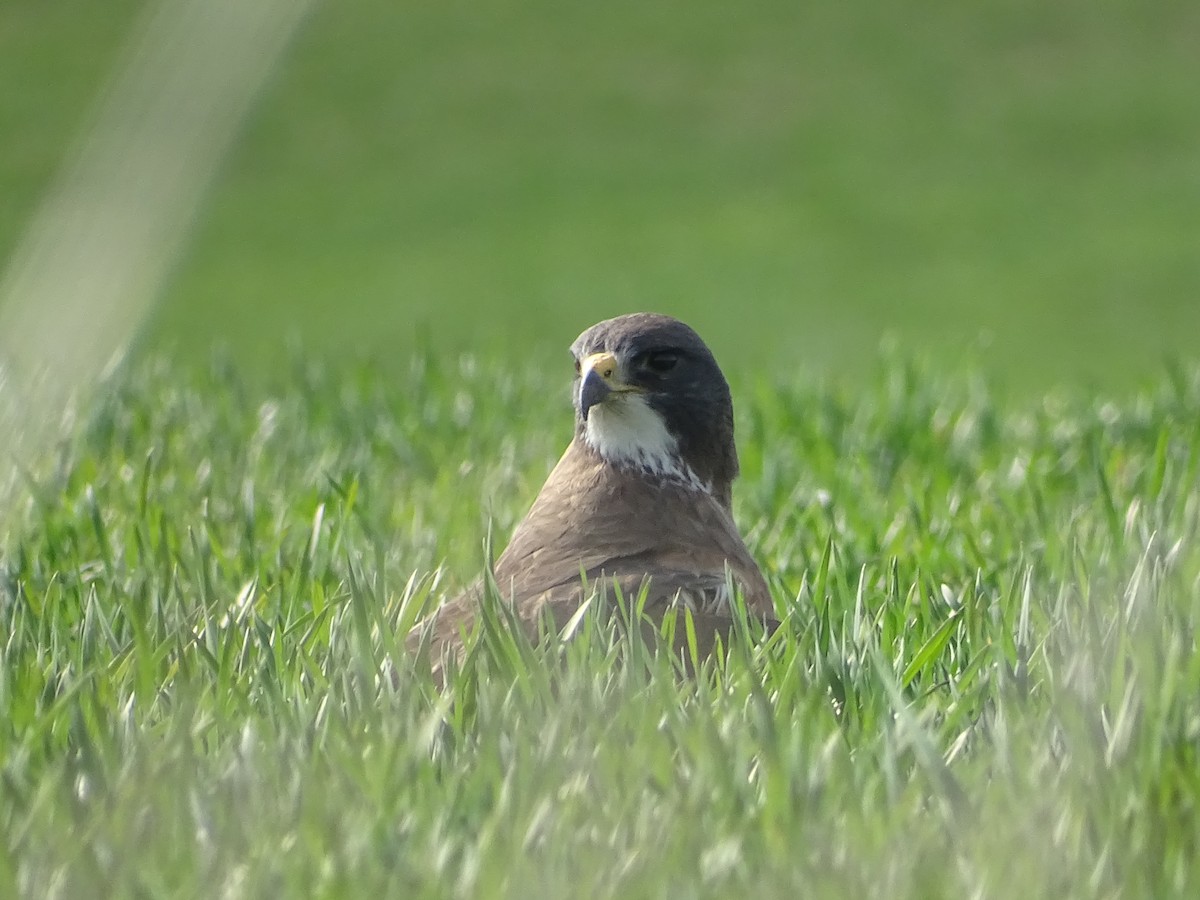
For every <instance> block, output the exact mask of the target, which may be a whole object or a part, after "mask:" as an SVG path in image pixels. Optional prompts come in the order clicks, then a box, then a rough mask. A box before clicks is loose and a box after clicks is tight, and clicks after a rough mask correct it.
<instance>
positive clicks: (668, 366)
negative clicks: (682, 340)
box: [642, 350, 679, 375]
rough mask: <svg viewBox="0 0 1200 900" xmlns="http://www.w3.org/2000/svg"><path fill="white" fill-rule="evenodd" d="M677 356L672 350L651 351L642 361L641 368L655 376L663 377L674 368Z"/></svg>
mask: <svg viewBox="0 0 1200 900" xmlns="http://www.w3.org/2000/svg"><path fill="white" fill-rule="evenodd" d="M678 362H679V354H678V353H676V352H675V351H674V350H651V351H650V352H649V353H647V354H646V355H645V357H644V358H643V360H642V368H644V369H649V370H650V371H651V372H653V373H654V374H656V375H665V374H667V373H668V372H670V371H671V370H672V369H673V368H675V365H676V363H678Z"/></svg>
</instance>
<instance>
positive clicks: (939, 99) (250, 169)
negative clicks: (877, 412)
mask: <svg viewBox="0 0 1200 900" xmlns="http://www.w3.org/2000/svg"><path fill="white" fill-rule="evenodd" d="M141 6H142V4H141V3H140V2H134V0H106V2H105V3H104V4H97V3H95V2H91V0H56V2H54V3H47V2H41V0H7V2H5V3H4V4H2V5H0V145H2V146H3V152H2V153H0V258H3V257H6V256H7V255H8V252H9V251H10V250H11V249H12V248H13V246H14V245H15V243H16V240H17V238H18V236H19V234H20V231H21V228H22V227H23V226H24V224H25V223H26V222H27V220H28V218H29V216H30V215H31V213H32V211H33V209H34V207H35V204H36V202H37V200H38V198H39V196H40V194H41V191H42V190H43V189H44V188H45V186H46V184H47V183H48V181H49V179H50V178H51V176H52V174H53V172H54V170H55V167H56V166H57V164H58V163H59V161H60V160H61V159H62V157H63V156H64V154H65V152H66V150H67V148H68V147H69V145H70V141H71V137H72V135H73V134H74V133H75V131H76V129H77V127H78V125H79V122H80V119H81V116H82V115H83V114H84V113H85V111H86V110H87V108H88V106H89V104H90V102H91V101H92V100H93V98H94V96H95V94H96V91H97V88H98V85H100V84H101V83H102V82H103V79H104V77H105V76H106V75H107V73H108V71H109V67H110V66H111V64H112V62H113V60H114V58H115V55H116V52H117V50H118V48H119V46H120V43H121V41H122V40H123V39H124V37H125V34H126V31H127V29H128V27H129V25H130V23H131V22H132V21H133V19H134V17H135V16H136V14H137V12H138V10H139V9H140V8H141ZM1197 46H1200V6H1197V5H1196V4H1194V3H1187V2H1156V3H1135V2H1126V0H1121V2H1115V3H1109V4H1103V5H1097V4H1090V3H1084V2H1081V0H1065V2H1059V3H1055V4H1040V3H1035V2H1032V0H985V2H981V3H976V4H970V5H962V4H957V3H951V2H948V0H929V2H923V3H917V4H906V5H902V6H901V5H893V6H881V5H879V4H873V3H866V2H854V3H848V4H837V5H830V4H823V5H817V4H793V3H783V2H769V0H764V2H755V3H752V4H748V5H740V6H736V7H734V6H730V5H728V4H717V3H710V2H709V3H705V2H702V3H696V2H689V3H679V2H662V3H655V4H639V3H632V2H627V0H616V2H610V3H606V4H602V5H596V4H572V3H545V2H528V3H521V4H515V3H497V2H483V3H472V4H465V3H460V4H394V3H389V2H384V0H346V2H339V3H328V4H325V5H324V6H322V7H321V8H320V9H319V11H318V13H317V15H316V16H314V18H313V19H312V20H311V21H310V22H309V24H308V26H307V27H306V28H305V30H304V31H303V32H302V34H301V36H300V39H299V40H298V42H297V44H296V45H295V46H294V48H293V50H292V52H291V53H290V55H289V56H288V57H287V59H286V61H285V65H284V67H283V68H282V70H281V71H280V72H279V73H278V74H277V77H276V79H275V81H274V83H273V84H272V86H271V87H270V89H269V90H268V91H267V93H266V95H265V96H264V99H263V101H262V102H261V104H260V106H259V107H258V109H257V111H256V113H255V114H254V116H253V117H252V119H251V121H250V123H249V125H248V127H247V129H246V132H245V133H244V135H243V138H242V140H241V141H240V143H239V144H238V146H237V147H236V149H235V152H234V153H233V155H232V157H231V158H230V159H229V160H228V161H227V163H226V166H225V168H224V170H223V172H222V175H221V177H220V179H219V181H218V183H217V185H216V188H215V190H214V191H213V194H212V196H211V197H210V202H209V204H208V206H207V208H206V210H205V213H204V216H203V218H202V220H201V222H200V223H199V225H198V226H197V231H196V233H195V235H194V239H193V241H192V242H191V244H190V245H189V247H188V252H187V254H186V256H185V257H184V258H183V259H182V260H181V261H180V263H179V265H178V267H177V270H176V272H175V275H174V277H173V279H172V281H171V283H170V285H169V289H168V291H167V293H166V296H165V297H164V298H163V301H162V303H161V304H160V306H159V308H158V311H157V314H156V316H155V318H154V321H153V322H152V323H150V326H149V327H148V330H147V332H146V333H145V335H144V336H143V339H142V340H143V344H145V345H151V346H159V347H160V346H166V347H168V348H174V349H175V350H177V352H179V353H181V354H183V355H185V356H186V355H193V354H203V353H207V352H208V350H209V348H210V347H211V346H212V344H213V343H214V342H218V343H228V344H229V345H230V347H231V349H232V351H233V354H234V356H235V357H236V358H238V359H239V360H241V361H243V362H244V364H245V365H246V366H248V367H250V368H252V369H253V368H259V369H270V368H271V367H273V366H274V365H275V364H276V363H277V362H279V361H280V359H281V357H282V355H283V352H284V347H285V344H286V339H287V338H289V337H298V338H300V339H301V341H302V343H303V346H304V347H305V348H307V349H308V350H310V351H312V352H317V353H322V354H324V353H328V354H351V353H352V354H354V355H356V356H359V355H375V356H380V357H383V358H385V359H386V358H389V357H395V358H397V359H402V358H404V357H406V356H407V355H408V351H409V350H411V349H412V348H413V347H414V346H415V345H416V344H417V343H418V342H422V343H427V344H429V345H430V346H432V347H433V348H434V349H436V350H445V351H447V352H458V351H461V350H464V349H468V348H475V349H478V350H479V351H480V352H482V353H485V354H502V353H506V352H507V353H517V354H521V355H527V354H534V353H551V354H552V353H555V352H561V353H564V354H565V346H566V344H567V343H568V342H569V341H570V339H571V338H573V337H574V335H575V334H576V333H577V332H578V331H580V330H581V329H582V328H583V327H585V326H586V325H588V324H590V323H591V322H593V321H595V320H597V319H600V318H602V317H605V316H608V315H614V314H617V313H621V312H627V311H630V310H633V309H656V310H661V311H664V312H669V313H674V314H676V315H679V316H681V317H683V318H685V319H687V320H688V321H689V322H691V323H692V324H694V325H695V326H696V327H697V329H698V330H700V331H701V333H702V334H704V335H705V336H706V337H707V338H709V340H710V342H711V343H712V344H713V345H714V349H715V350H716V351H717V353H718V356H719V357H720V358H721V359H722V361H723V362H725V364H726V366H727V368H732V369H734V370H735V371H736V370H739V369H740V370H743V371H747V370H769V369H777V370H781V371H788V370H789V369H791V368H797V367H798V368H803V369H805V370H810V371H812V372H815V373H829V374H832V375H834V376H836V377H838V378H853V377H854V373H855V372H856V371H857V370H858V369H860V368H861V367H862V366H863V365H864V364H866V363H867V362H868V361H869V360H871V359H872V358H873V357H874V356H875V353H876V348H877V346H878V343H879V340H880V338H881V336H882V335H885V334H893V335H895V336H896V337H897V338H898V340H899V341H900V343H901V345H902V346H903V347H904V348H906V350H909V349H911V350H912V351H913V352H925V353H930V354H934V355H938V356H943V357H950V358H951V359H952V360H960V359H963V358H966V359H969V360H971V361H973V362H977V363H980V364H982V366H983V367H984V368H985V369H986V370H987V371H989V372H990V373H992V374H993V375H994V376H995V377H996V378H997V380H998V382H999V383H1001V384H1009V385H1016V386H1019V387H1022V388H1032V389H1040V388H1042V387H1044V386H1046V385H1047V384H1050V383H1053V382H1059V381H1075V382H1083V383H1097V384H1104V385H1107V386H1120V385H1124V384H1128V383H1132V382H1137V381H1140V380H1143V379H1144V378H1145V377H1146V373H1148V372H1150V371H1152V370H1154V369H1156V368H1158V366H1159V365H1160V363H1161V361H1162V360H1163V359H1164V358H1168V357H1170V356H1173V355H1184V356H1187V355H1194V354H1195V352H1196V349H1197V337H1196V336H1197V335H1200V91H1198V90H1197V89H1196V75H1197V64H1196V59H1197V57H1196V48H1197ZM551 358H554V357H551ZM564 358H565V357H564Z"/></svg>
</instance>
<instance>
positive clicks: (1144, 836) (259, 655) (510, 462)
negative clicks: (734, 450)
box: [0, 355, 1200, 898]
mask: <svg viewBox="0 0 1200 900" xmlns="http://www.w3.org/2000/svg"><path fill="white" fill-rule="evenodd" d="M548 369H549V367H545V366H543V367H542V368H541V370H540V371H539V370H536V369H535V368H533V367H528V368H522V367H517V368H514V367H512V366H511V365H509V364H507V363H502V362H501V361H500V360H490V359H482V360H471V359H463V360H461V361H456V362H447V361H446V360H445V358H444V357H438V356H432V355H431V356H429V357H417V358H416V359H415V361H414V362H413V363H412V364H411V365H410V366H408V367H406V368H405V370H404V371H403V373H402V374H401V375H400V376H396V375H395V373H394V371H391V370H389V371H388V373H387V374H384V373H383V371H382V370H376V369H372V368H363V369H350V368H348V367H347V366H345V365H343V364H340V363H339V364H336V365H333V364H322V363H320V362H315V361H313V360H312V359H298V360H296V361H295V362H294V363H293V364H292V365H291V366H290V367H287V368H286V369H284V370H282V371H280V372H279V373H278V374H277V376H276V380H275V382H274V385H273V387H270V388H261V387H251V386H248V385H247V383H246V382H245V381H244V380H242V378H241V377H240V375H239V374H238V370H237V369H236V368H233V367H231V366H229V365H228V364H227V363H225V362H221V361H217V362H214V363H213V364H212V365H210V366H192V365H188V366H179V365H174V364H170V365H169V364H166V363H164V362H162V361H154V360H150V361H143V362H142V363H140V364H138V365H135V366H133V367H132V368H131V369H129V370H127V371H125V372H122V373H120V374H118V375H117V376H116V378H115V381H114V383H113V384H112V385H110V387H111V390H109V391H107V392H105V393H104V394H103V395H102V397H101V398H100V399H99V400H97V401H96V403H95V404H94V407H93V408H91V409H89V410H88V411H87V414H86V415H85V416H84V417H83V418H82V420H81V421H80V424H79V427H78V429H77V431H76V433H74V434H73V435H72V436H71V437H70V438H69V439H67V440H65V441H64V442H63V443H62V444H61V446H59V447H57V448H56V449H55V450H54V451H53V452H52V453H49V454H47V455H46V456H45V457H44V458H42V459H40V460H38V461H37V463H36V464H35V465H34V466H33V467H31V469H30V470H29V471H28V473H27V478H26V494H25V495H24V496H23V498H22V499H21V501H20V502H19V503H17V504H16V505H15V506H14V507H13V508H12V509H11V510H9V511H8V514H7V515H6V516H5V517H4V519H3V524H2V526H0V539H2V541H3V544H2V547H3V557H2V559H3V561H2V562H0V654H2V657H3V659H2V665H0V894H2V895H5V896H13V895H24V896H31V897H33V896H57V897H87V896H155V897H158V896H205V897H211V896H227V897H260V896H277V897H289V896H295V897H300V896H324V897H335V896H339V897H340V896H378V895H390V896H447V895H456V896H471V897H475V896H482V897H486V896H501V895H503V896H614V897H629V896H649V895H658V896H662V895H669V896H673V897H688V896H728V895H731V894H739V893H754V894H756V895H759V896H780V897H783V896H788V897H791V896H796V895H798V894H799V895H801V896H884V897H914V898H917V897H921V898H924V897H962V896H980V897H1029V896H1073V897H1075V896H1077V897H1118V896H1120V897H1156V898H1157V897H1166V896H1179V897H1192V896H1196V894H1197V892H1200V872H1198V871H1197V868H1196V859H1197V854H1198V852H1200V847H1198V846H1197V843H1198V838H1197V836H1198V835H1200V810H1198V808H1197V804H1198V803H1200V760H1198V759H1197V754H1198V752H1200V654H1198V653H1197V648H1196V643H1195V627H1196V622H1197V614H1198V612H1200V552H1198V551H1197V543H1196V541H1197V534H1198V528H1200V488H1198V487H1197V485H1198V484H1200V471H1198V470H1200V426H1198V424H1197V423H1198V422H1200V372H1198V371H1196V370H1194V369H1192V370H1187V369H1180V370H1177V371H1174V370H1173V371H1167V372H1163V373H1162V374H1161V376H1160V377H1159V378H1158V379H1157V380H1156V381H1155V382H1154V383H1153V384H1152V385H1150V386H1149V387H1147V388H1146V389H1145V390H1143V391H1141V392H1139V393H1136V394H1127V395H1121V396H1114V397H1112V398H1100V397H1094V396H1092V395H1090V394H1084V393H1081V392H1080V393H1070V392H1066V393H1061V394H1056V395H1049V396H1045V397H1043V398H1038V399H1035V400H1032V401H1026V402H1022V403H1017V402H1015V401H1012V400H998V399H996V398H995V397H994V396H993V395H992V393H991V388H990V383H989V382H988V381H986V380H984V379H981V378H980V377H978V376H975V375H973V374H972V373H970V372H963V371H960V370H957V369H951V368H947V367H945V366H944V365H943V364H940V363H939V364H937V365H934V366H932V367H927V366H923V365H915V364H912V363H909V362H907V361H906V360H904V359H899V358H890V357H889V358H885V359H882V360H880V361H878V362H877V363H876V364H875V365H874V366H873V368H872V370H871V372H870V373H868V374H867V375H865V376H864V379H865V386H864V387H862V388H856V389H854V390H848V389H845V388H842V387H840V386H837V385H826V386H820V387H814V386H812V384H811V383H810V382H807V381H804V380H799V379H795V380H793V379H790V378H788V377H782V376H781V377H780V378H778V379H776V380H772V381H767V380H761V381H757V382H750V381H747V380H745V379H738V378H737V377H735V378H734V388H735V396H736V398H737V401H738V416H739V428H740V432H739V437H740V445H741V449H742V457H743V464H744V477H743V480H742V482H741V483H740V490H739V492H738V495H737V514H738V518H739V520H740V521H741V523H742V524H743V527H744V529H745V531H746V533H747V537H748V542H749V544H750V546H751V548H752V550H753V551H754V553H755V554H756V556H757V557H758V559H759V560H760V561H761V562H762V564H763V567H764V569H765V570H767V571H768V573H769V577H770V580H771V582H772V585H773V588H774V592H775V596H776V599H777V602H778V604H779V606H780V609H781V612H783V613H785V614H786V616H787V621H786V624H785V627H784V628H783V629H782V631H781V632H779V633H778V634H777V636H775V637H773V638H772V639H770V640H763V639H758V640H756V641H749V642H748V643H746V644H742V643H739V644H737V645H736V647H735V649H734V651H733V652H732V653H731V654H730V655H729V657H728V658H727V659H726V660H724V661H722V662H720V663H719V664H716V665H713V666H711V667H709V668H708V669H707V670H706V671H704V672H703V673H701V675H700V676H699V677H697V678H694V679H688V678H680V677H677V676H676V674H675V673H674V670H673V667H672V664H671V662H670V661H669V660H668V659H667V658H666V657H665V656H659V657H653V658H648V659H646V664H645V665H641V664H630V663H628V662H626V663H622V662H621V660H623V659H624V660H628V659H629V658H630V654H636V655H635V657H634V658H635V659H637V658H646V657H645V654H644V652H643V650H644V648H640V647H638V646H636V645H634V646H630V647H626V648H625V650H626V652H625V653H620V652H615V651H614V648H613V644H614V641H616V642H618V643H619V642H620V640H621V639H619V638H614V637H612V635H611V634H609V632H608V630H607V629H606V628H605V627H604V626H603V624H602V623H600V622H594V621H593V622H589V623H588V624H587V626H586V627H585V628H584V629H583V632H582V634H581V635H580V636H579V637H578V638H577V640H576V641H575V642H574V643H572V644H570V645H568V646H567V647H565V648H563V647H558V646H555V645H554V644H549V645H547V646H544V647H542V648H539V649H537V650H536V651H535V650H531V649H530V648H529V647H528V646H527V645H523V644H522V643H520V642H519V641H515V640H513V639H511V638H508V637H507V636H506V635H505V634H504V633H503V632H493V633H489V634H488V635H486V640H485V642H484V644H483V645H482V646H481V649H480V650H479V652H477V653H476V654H475V655H474V656H472V657H471V659H470V661H469V663H468V664H467V665H466V667H465V668H464V670H463V671H462V672H461V673H459V675H458V676H457V677H456V678H454V679H452V681H451V684H450V685H449V687H448V689H447V693H446V694H445V695H439V693H438V692H437V691H436V690H435V689H434V688H433V686H432V684H431V683H430V682H429V680H428V678H427V677H426V676H422V675H421V674H420V673H419V672H414V671H412V670H411V667H410V666H409V664H408V663H407V661H406V658H405V657H404V656H403V654H402V653H401V652H400V650H399V647H398V644H399V641H400V637H401V634H400V632H402V631H403V623H404V622H405V621H407V620H408V619H409V618H410V617H411V615H412V611H413V609H414V604H420V603H422V602H424V601H425V600H426V599H434V600H436V599H438V598H440V597H442V596H445V595H446V594H448V593H451V592H453V590H454V588H455V586H457V585H460V584H462V583H464V582H465V581H467V580H469V579H471V578H473V577H474V576H475V574H476V573H477V572H478V571H479V568H480V565H481V562H482V559H483V555H484V549H483V547H484V542H485V539H486V535H487V529H488V523H489V522H490V523H492V525H493V528H494V535H495V540H496V542H497V543H502V541H503V539H504V537H505V536H506V535H507V533H508V531H509V529H510V528H511V526H512V524H513V523H514V522H515V521H516V520H517V519H518V518H519V517H520V515H522V513H523V512H524V509H525V507H526V505H527V504H528V503H529V502H530V500H531V498H532V495H533V493H534V492H535V491H536V489H537V487H538V485H539V484H540V482H541V480H542V478H543V477H544V475H545V473H546V472H547V470H548V467H549V466H550V464H551V463H552V462H553V459H554V457H555V455H556V454H557V452H558V451H559V450H560V449H561V445H562V444H563V442H564V441H565V439H566V436H567V434H568V432H569V427H570V425H569V409H568V407H567V404H566V401H565V397H564V392H563V390H562V384H561V380H562V379H560V378H559V377H558V376H557V375H556V374H549V373H548ZM381 672H392V673H394V677H381V676H380V673H381Z"/></svg>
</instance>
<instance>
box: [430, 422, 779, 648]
mask: <svg viewBox="0 0 1200 900" xmlns="http://www.w3.org/2000/svg"><path fill="white" fill-rule="evenodd" d="M727 568H728V574H729V576H731V577H732V580H733V581H734V582H735V583H736V584H737V585H738V586H739V587H740V589H741V591H742V594H743V598H744V600H745V603H746V606H747V608H748V610H750V611H751V612H752V613H755V614H756V615H758V616H761V617H763V618H770V617H771V616H772V614H773V605H772V603H771V597H770V594H769V592H768V590H767V585H766V582H765V581H764V580H763V577H762V573H761V572H760V571H759V568H758V565H757V564H756V563H755V562H754V560H753V558H752V557H751V556H750V553H749V551H747V549H746V546H745V544H744V543H743V541H742V538H741V536H740V535H739V533H738V530H737V526H736V524H735V523H734V521H733V517H732V516H731V515H730V513H729V511H728V510H727V509H726V508H725V507H724V506H722V505H721V504H720V503H719V502H718V501H717V500H716V499H714V498H713V497H712V496H710V495H709V494H706V493H703V492H701V491H698V490H695V489H692V488H687V487H683V486H681V485H680V484H678V483H676V482H670V481H665V482H660V481H654V480H651V479H648V478H646V477H644V476H642V475H639V474H635V473H629V472H623V471H621V470H618V469H616V468H614V467H612V466H609V465H607V464H605V463H603V462H602V461H601V460H600V459H599V457H597V456H596V455H595V454H593V453H591V452H590V451H588V450H586V449H584V448H582V447H580V446H579V445H578V444H577V443H576V442H572V443H571V445H570V446H569V447H568V448H567V451H566V453H564V454H563V457H562V459H560V460H559V463H558V465H557V466H555V468H554V471H553V472H551V473H550V477H549V478H548V479H547V480H546V484H545V485H544V486H543V487H542V490H541V492H540V493H539V494H538V497H537V499H536V500H535V501H534V504H533V507H532V508H531V509H530V511H529V514H528V515H527V516H526V517H525V519H524V520H523V521H522V522H521V524H520V525H519V526H518V527H517V529H516V531H515V532H514V534H513V537H512V540H511V542H510V543H509V545H508V547H507V548H506V549H505V551H504V552H503V553H502V554H501V555H500V558H499V560H497V562H496V566H495V578H496V584H497V586H498V588H499V590H500V593H501V595H502V596H504V597H506V598H510V599H511V601H512V603H513V604H514V606H515V608H516V612H517V615H518V617H519V618H520V619H521V620H522V621H524V622H528V623H530V625H531V626H533V625H534V624H535V623H536V622H537V620H538V617H539V615H541V614H542V613H543V612H546V613H548V614H549V615H550V616H551V617H552V619H553V621H554V622H555V624H556V625H558V626H562V625H564V624H565V623H566V622H567V620H568V619H569V618H570V617H571V615H572V614H573V613H574V612H576V611H577V610H578V608H579V605H580V603H581V602H582V601H583V599H584V596H585V593H584V587H583V585H584V583H585V582H586V583H587V584H588V585H589V586H591V588H592V589H595V588H596V587H597V586H608V585H616V586H617V587H618V588H619V589H620V591H621V593H622V595H624V596H627V597H635V596H637V595H638V593H639V591H640V590H642V588H643V586H645V587H646V589H647V591H648V594H647V597H646V606H645V608H646V610H647V612H650V613H654V612H656V611H658V612H661V611H663V610H665V608H666V607H667V606H668V605H669V604H671V603H673V602H676V601H677V600H678V601H681V602H682V603H684V604H686V605H689V606H691V607H692V608H693V610H694V613H695V616H694V617H695V619H696V621H697V623H699V624H698V628H697V631H698V638H699V637H700V634H701V632H702V633H703V634H706V635H707V634H709V633H710V632H711V634H712V638H709V640H708V641H707V643H708V644H709V645H711V640H712V639H713V638H715V636H716V635H717V634H720V633H725V634H726V635H727V633H728V627H729V626H730V625H731V624H732V619H731V618H730V617H729V615H728V613H727V607H722V600H724V599H727V598H725V597H724V594H725V591H726V586H727V575H726V570H727ZM581 576H582V577H581ZM480 593H481V588H480V586H478V585H476V586H475V587H474V588H472V589H471V590H469V591H467V592H466V593H465V594H464V595H462V596H461V597H458V598H456V599H455V600H453V601H451V602H450V603H447V604H445V605H444V606H443V607H442V608H441V609H439V610H438V612H437V614H436V615H435V617H434V618H433V620H432V621H431V622H429V623H427V624H426V625H425V626H424V628H423V630H420V631H418V632H416V633H414V635H413V636H412V637H410V646H413V647H415V646H419V644H420V641H421V640H422V639H423V638H424V636H425V634H426V632H429V633H428V638H429V641H430V650H431V653H432V657H433V658H434V659H438V658H440V657H441V655H442V654H443V653H444V652H445V651H446V650H447V649H449V648H456V647H457V646H458V644H459V641H460V635H461V634H462V632H463V631H464V630H467V629H469V628H470V625H471V622H472V620H473V618H474V613H475V610H476V608H477V605H478V602H479V597H480ZM722 609H724V610H726V612H725V613H724V614H722ZM719 626H721V627H719ZM704 652H707V650H705V651H704Z"/></svg>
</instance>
